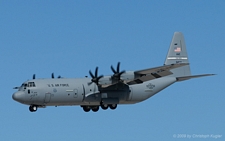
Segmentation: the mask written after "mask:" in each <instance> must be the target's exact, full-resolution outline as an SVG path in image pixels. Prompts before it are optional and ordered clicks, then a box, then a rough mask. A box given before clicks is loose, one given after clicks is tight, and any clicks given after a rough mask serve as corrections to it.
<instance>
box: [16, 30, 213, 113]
mask: <svg viewBox="0 0 225 141" xmlns="http://www.w3.org/2000/svg"><path fill="white" fill-rule="evenodd" d="M111 70H112V72H113V75H111V76H103V75H100V76H99V75H98V67H96V69H95V73H94V74H93V73H92V72H91V71H89V74H90V76H91V77H92V78H87V77H86V78H61V77H60V76H59V77H58V78H54V74H52V78H51V79H35V75H34V76H33V79H32V80H28V81H26V82H24V83H23V84H22V85H21V86H20V87H15V88H16V89H18V91H17V92H15V93H14V94H13V96H12V97H13V99H14V100H16V101H18V102H20V103H22V104H26V105H29V106H30V107H29V110H30V111H31V112H35V111H37V109H38V108H43V107H46V106H65V105H80V106H81V107H82V108H83V110H84V111H85V112H89V111H90V110H92V111H93V112H97V111H98V110H99V107H101V108H102V109H103V110H106V109H108V108H110V109H116V108H117V105H118V104H135V103H138V102H141V101H144V100H146V99H148V98H150V97H151V96H153V95H154V94H156V93H158V92H159V91H161V90H163V89H165V88H166V87H168V86H170V85H171V84H173V83H175V82H179V81H183V80H188V79H191V78H197V77H202V76H209V75H213V74H204V75H191V71H190V66H189V62H188V55H187V51H186V46H185V42H184V37H183V35H182V33H180V32H175V33H174V36H173V39H172V42H171V44H170V48H169V52H168V54H167V57H166V61H165V63H164V65H163V66H160V67H155V68H150V69H144V70H138V71H121V69H120V63H118V64H117V67H116V69H115V68H114V67H113V66H111Z"/></svg>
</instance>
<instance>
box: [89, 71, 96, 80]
mask: <svg viewBox="0 0 225 141" xmlns="http://www.w3.org/2000/svg"><path fill="white" fill-rule="evenodd" d="M89 74H90V76H91V77H92V78H94V77H95V76H94V75H93V73H92V72H91V70H89Z"/></svg>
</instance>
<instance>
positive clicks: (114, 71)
mask: <svg viewBox="0 0 225 141" xmlns="http://www.w3.org/2000/svg"><path fill="white" fill-rule="evenodd" d="M111 70H112V72H113V73H114V74H115V73H116V70H115V69H114V68H113V66H111Z"/></svg>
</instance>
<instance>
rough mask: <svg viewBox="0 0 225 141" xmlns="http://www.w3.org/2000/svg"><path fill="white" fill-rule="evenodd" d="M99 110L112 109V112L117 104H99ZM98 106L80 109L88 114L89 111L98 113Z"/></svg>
mask: <svg viewBox="0 0 225 141" xmlns="http://www.w3.org/2000/svg"><path fill="white" fill-rule="evenodd" d="M100 106H101V108H102V109H103V110H107V109H108V108H110V109H112V110H114V109H116V108H117V104H109V105H108V104H102V103H101V105H100ZM100 106H98V105H97V106H96V105H95V106H83V105H82V106H81V107H82V108H83V110H84V111H85V112H89V111H91V110H92V111H93V112H98V110H99V107H100Z"/></svg>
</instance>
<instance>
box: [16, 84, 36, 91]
mask: <svg viewBox="0 0 225 141" xmlns="http://www.w3.org/2000/svg"><path fill="white" fill-rule="evenodd" d="M27 87H29V88H31V87H36V86H35V83H34V82H28V83H23V84H22V85H21V86H20V90H22V89H26V88H27Z"/></svg>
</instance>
